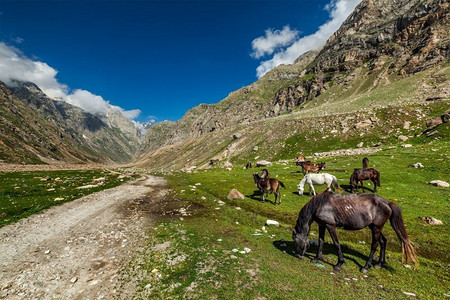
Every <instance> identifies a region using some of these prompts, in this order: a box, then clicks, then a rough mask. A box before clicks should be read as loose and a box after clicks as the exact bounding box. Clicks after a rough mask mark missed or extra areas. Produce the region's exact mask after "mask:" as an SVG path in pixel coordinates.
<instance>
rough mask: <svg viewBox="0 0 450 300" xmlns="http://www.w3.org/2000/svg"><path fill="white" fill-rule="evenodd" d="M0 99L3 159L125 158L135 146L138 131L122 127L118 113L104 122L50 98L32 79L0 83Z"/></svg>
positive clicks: (78, 160) (70, 160)
mask: <svg viewBox="0 0 450 300" xmlns="http://www.w3.org/2000/svg"><path fill="white" fill-rule="evenodd" d="M0 101H1V102H2V105H1V110H0V133H1V141H2V142H1V147H0V159H1V160H3V161H4V162H14V163H42V162H44V163H58V162H68V163H82V162H126V161H130V160H131V159H132V158H133V156H134V154H135V153H136V150H137V147H138V146H139V139H138V135H139V133H138V132H137V130H135V131H134V132H133V130H132V128H130V130H129V131H126V130H124V131H125V132H124V131H123V129H121V128H120V127H122V128H124V127H125V125H126V123H125V122H124V121H123V120H121V119H120V118H117V117H116V118H111V120H112V121H110V122H111V124H106V123H105V120H104V118H100V117H99V116H95V115H92V114H90V113H87V112H85V111H83V110H82V109H80V108H78V107H75V106H73V105H70V104H68V103H66V102H63V101H55V100H52V99H49V98H48V97H47V96H46V95H45V94H44V93H43V92H42V91H41V90H40V89H39V88H38V87H37V86H36V85H35V84H33V83H16V84H15V86H14V87H11V88H8V87H6V86H5V85H4V84H3V83H0ZM127 121H128V120H127ZM128 122H129V121H128ZM129 123H130V124H131V122H129ZM132 126H133V125H132ZM125 128H126V127H125ZM134 128H135V127H134Z"/></svg>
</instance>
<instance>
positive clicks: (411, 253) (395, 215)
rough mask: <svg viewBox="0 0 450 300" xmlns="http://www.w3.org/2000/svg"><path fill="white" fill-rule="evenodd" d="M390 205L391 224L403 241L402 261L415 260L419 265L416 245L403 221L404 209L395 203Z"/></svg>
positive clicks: (415, 263)
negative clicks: (412, 241)
mask: <svg viewBox="0 0 450 300" xmlns="http://www.w3.org/2000/svg"><path fill="white" fill-rule="evenodd" d="M389 206H390V208H391V210H392V214H391V217H390V218H389V220H390V221H391V226H392V228H393V229H394V231H395V233H396V234H397V236H398V238H399V239H400V242H401V243H402V262H405V261H406V263H410V262H413V263H414V265H416V266H417V265H418V264H419V262H418V261H417V255H416V251H415V250H414V246H413V245H412V243H411V241H410V240H409V237H408V234H407V233H406V228H405V224H404V223H403V218H402V211H401V210H400V207H398V206H397V205H396V204H395V203H393V202H389Z"/></svg>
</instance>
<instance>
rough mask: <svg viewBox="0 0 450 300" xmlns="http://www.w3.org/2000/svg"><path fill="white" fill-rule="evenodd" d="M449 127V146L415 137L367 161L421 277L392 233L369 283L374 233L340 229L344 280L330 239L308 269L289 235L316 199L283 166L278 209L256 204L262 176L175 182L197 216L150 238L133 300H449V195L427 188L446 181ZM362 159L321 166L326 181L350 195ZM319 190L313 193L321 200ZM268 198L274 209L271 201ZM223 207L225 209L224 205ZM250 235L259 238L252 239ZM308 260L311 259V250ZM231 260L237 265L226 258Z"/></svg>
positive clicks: (213, 174)
mask: <svg viewBox="0 0 450 300" xmlns="http://www.w3.org/2000/svg"><path fill="white" fill-rule="evenodd" d="M444 126H446V127H445V128H444V127H441V128H440V129H439V130H440V131H441V134H443V137H444V139H442V138H441V139H432V138H428V139H427V141H426V143H423V140H421V139H424V138H417V139H415V140H413V142H412V143H414V144H415V145H414V147H412V148H402V147H401V146H400V145H395V146H392V147H391V149H386V150H383V151H381V152H378V153H376V154H373V155H369V156H367V157H368V158H369V160H370V166H372V167H375V168H377V169H378V170H379V171H380V172H381V186H382V187H381V188H380V189H379V195H381V196H383V197H385V198H386V199H388V200H389V201H394V202H396V203H397V204H398V205H399V206H400V207H401V208H402V210H403V216H404V220H405V224H406V227H407V231H408V233H409V235H410V237H411V239H412V240H413V242H414V243H415V245H416V249H417V251H418V254H419V256H420V267H419V268H418V269H417V270H414V269H408V268H405V267H404V266H403V265H402V264H401V261H400V243H399V242H398V240H397V237H396V235H395V233H394V231H393V230H392V228H391V226H390V225H388V224H387V225H386V227H385V228H384V231H383V232H384V233H385V235H386V237H387V239H388V246H387V249H388V251H387V257H388V261H387V266H386V268H384V269H382V270H373V269H371V270H370V272H369V274H368V276H367V277H366V276H363V275H362V274H361V273H360V272H359V268H360V267H361V266H362V265H363V264H364V263H365V260H366V258H367V255H368V254H369V251H370V246H369V244H370V240H371V239H370V231H369V230H368V229H365V230H361V231H357V232H348V231H344V230H338V235H339V238H340V241H341V244H342V245H343V251H344V256H345V258H346V261H347V263H346V264H345V265H344V269H343V271H341V272H340V273H334V272H333V269H332V266H331V265H330V264H329V263H331V264H334V263H336V260H337V257H336V251H335V249H334V247H333V246H332V244H331V239H330V237H329V235H328V234H326V243H327V244H326V246H325V249H324V253H325V258H326V261H327V263H322V264H312V263H310V261H309V259H304V260H298V259H297V258H295V257H294V256H293V255H292V251H293V243H292V242H291V233H290V231H289V230H288V228H289V227H292V226H293V225H294V224H295V221H296V218H297V215H298V212H299V210H300V208H301V207H302V206H303V205H304V204H305V203H306V202H307V201H308V200H309V199H310V197H308V196H299V195H298V194H297V193H296V185H297V184H298V182H299V180H300V179H301V178H302V177H303V175H302V174H300V173H299V172H298V169H297V168H296V167H295V165H294V163H293V161H291V162H288V163H284V162H281V163H277V164H276V165H275V166H273V167H271V168H270V169H269V170H270V172H271V174H272V176H273V177H277V178H278V179H280V180H282V181H283V182H284V184H285V185H286V187H287V188H286V189H285V190H283V191H282V194H283V203H282V204H281V205H280V206H274V205H272V204H271V203H269V202H266V203H261V202H259V193H258V192H257V191H255V190H256V188H255V186H254V184H253V181H252V177H251V173H252V172H255V171H258V170H257V169H252V170H243V169H236V170H233V171H231V172H228V171H224V170H222V169H213V170H205V171H199V172H198V173H194V174H184V173H177V174H174V175H172V176H170V177H169V182H170V184H171V185H172V187H173V188H174V190H175V193H176V196H177V197H179V198H183V199H185V200H184V201H182V202H179V205H180V207H184V208H187V211H188V212H191V213H192V216H188V217H186V216H184V217H183V216H181V218H180V215H179V211H177V210H176V209H175V210H173V211H172V212H173V213H174V214H175V217H173V218H170V219H163V220H162V221H161V222H160V223H159V226H158V227H156V228H154V229H152V230H150V231H149V242H148V243H149V244H148V249H147V250H144V252H143V253H142V254H141V256H140V255H137V256H136V257H135V260H134V262H132V263H131V264H130V265H129V266H128V268H127V269H126V270H125V271H124V273H123V279H124V280H125V281H126V280H127V277H128V276H134V277H136V276H137V277H138V278H140V279H141V280H140V284H139V286H138V291H137V293H136V296H138V297H144V298H145V297H151V298H154V297H159V298H178V297H185V298H191V297H192V298H201V299H208V298H219V299H231V298H233V299H236V298H238V299H255V298H267V299H274V298H275V299H293V298H302V299H305V298H307V299H308V298H309V299H330V298H333V299H348V298H362V299H365V298H368V299H381V298H383V299H385V298H395V299H400V298H404V297H406V296H405V294H403V292H404V291H406V292H412V293H415V294H416V295H417V296H418V297H419V298H426V299H432V298H443V297H445V296H444V295H445V294H448V292H449V291H448V286H449V278H448V271H450V270H449V265H448V263H449V261H450V257H449V255H448V253H449V251H448V238H449V230H448V228H449V227H448V220H450V215H449V209H448V205H449V202H448V201H449V196H450V193H449V190H448V189H445V188H438V187H435V186H431V185H429V184H427V182H429V181H430V180H434V179H441V180H446V181H450V176H449V174H450V164H449V158H448V153H449V150H450V141H449V139H448V136H449V135H448V134H449V126H448V124H447V125H444ZM361 159H362V156H347V157H334V158H328V159H324V160H325V161H326V162H327V165H328V168H327V172H329V173H331V174H335V175H336V176H337V178H338V179H339V183H340V184H341V185H342V186H343V187H344V188H346V187H347V186H348V179H349V177H350V172H351V171H352V170H353V168H354V167H360V165H361ZM416 162H422V163H423V164H424V165H425V167H424V168H420V169H416V168H412V167H409V165H410V164H412V163H416ZM196 183H201V185H197V186H196V185H195V184H196ZM194 187H195V188H194ZM370 187H372V186H370ZM232 188H236V189H238V190H239V191H241V192H242V193H243V194H244V195H245V199H244V200H227V199H226V195H227V194H228V192H229V191H230V190H231V189H232ZM323 189H324V188H323V187H316V190H317V191H322V190H323ZM182 190H184V192H182ZM202 196H203V197H204V199H202ZM269 199H270V200H273V196H270V197H269ZM219 200H221V201H224V202H225V204H224V205H220V204H219V202H218V201H219ZM236 207H240V208H241V209H240V210H238V209H236ZM217 208H219V209H217ZM419 216H433V217H435V218H437V219H440V220H442V221H444V225H443V226H430V225H426V224H425V223H424V222H423V221H421V220H419V218H418V217H419ZM267 219H275V220H278V221H280V223H281V225H282V228H273V227H267V226H266V227H267V228H266V229H267V231H268V232H267V233H264V232H262V231H261V227H262V226H264V223H265V221H266V220H267ZM254 233H262V235H260V236H254V235H253V234H254ZM317 235H318V232H317V225H313V226H312V230H311V233H310V238H312V239H317ZM219 239H221V241H220V240H219ZM283 240H284V241H283ZM165 242H171V244H170V246H168V247H167V248H166V249H165V250H158V251H157V250H151V249H152V247H154V246H155V245H161V244H163V243H165ZM243 247H248V248H250V249H251V252H250V253H247V254H241V253H239V252H238V253H234V252H232V251H231V250H232V249H234V248H236V249H238V250H240V251H241V250H243ZM308 253H309V254H310V255H311V256H312V255H314V253H315V247H311V248H310V250H309V251H308ZM232 255H234V256H236V257H237V258H235V259H232V258H230V257H231V256H232ZM143 257H145V258H144V259H143ZM138 266H139V267H138ZM152 271H153V272H152ZM332 273H333V274H332Z"/></svg>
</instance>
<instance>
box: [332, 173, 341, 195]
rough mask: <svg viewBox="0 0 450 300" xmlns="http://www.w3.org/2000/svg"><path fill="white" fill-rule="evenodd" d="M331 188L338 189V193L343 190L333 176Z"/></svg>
mask: <svg viewBox="0 0 450 300" xmlns="http://www.w3.org/2000/svg"><path fill="white" fill-rule="evenodd" d="M333 186H334V188H336V189H338V191H339V192H342V191H343V189H342V188H341V187H340V186H339V183H338V182H337V178H336V176H333Z"/></svg>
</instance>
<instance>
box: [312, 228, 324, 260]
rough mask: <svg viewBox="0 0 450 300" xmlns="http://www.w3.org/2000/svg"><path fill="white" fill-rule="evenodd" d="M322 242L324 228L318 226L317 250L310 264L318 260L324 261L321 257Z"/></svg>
mask: <svg viewBox="0 0 450 300" xmlns="http://www.w3.org/2000/svg"><path fill="white" fill-rule="evenodd" d="M324 241H325V226H320V225H319V247H318V248H317V254H316V257H314V258H313V260H312V262H314V263H316V262H318V261H319V260H324V259H323V256H322V249H323V244H324Z"/></svg>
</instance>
